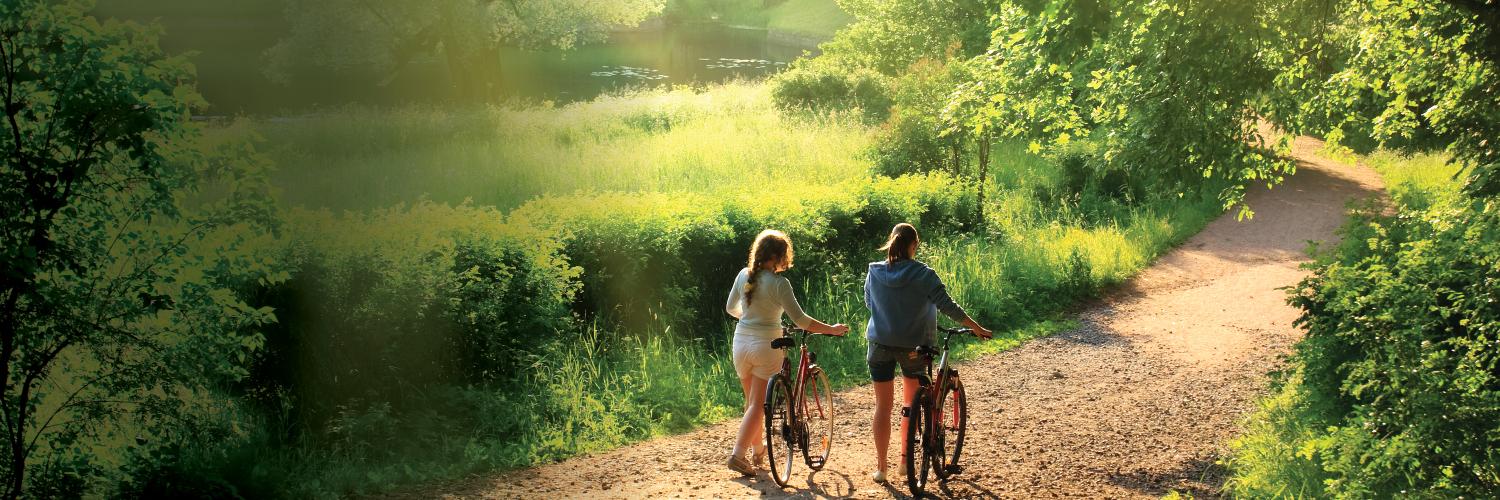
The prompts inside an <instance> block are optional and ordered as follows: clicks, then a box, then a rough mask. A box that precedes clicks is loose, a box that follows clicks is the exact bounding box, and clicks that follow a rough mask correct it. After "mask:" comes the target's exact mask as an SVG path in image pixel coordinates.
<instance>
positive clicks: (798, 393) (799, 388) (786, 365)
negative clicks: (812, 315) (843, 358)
mask: <svg viewBox="0 0 1500 500" xmlns="http://www.w3.org/2000/svg"><path fill="white" fill-rule="evenodd" d="M782 331H783V332H786V333H793V332H795V333H797V352H798V356H797V378H795V379H792V380H794V381H795V382H793V383H792V400H793V401H794V402H795V403H796V404H794V405H792V408H793V415H794V419H793V420H794V421H797V422H801V421H802V418H801V416H802V415H806V414H808V413H807V412H808V406H807V398H806V397H805V396H806V394H805V391H806V390H807V379H808V376H809V375H810V373H811V370H812V365H813V363H815V362H817V355H816V354H814V353H811V352H808V350H807V337H808V336H809V335H812V332H808V331H807V330H802V329H796V328H783V329H782ZM781 373H782V375H785V376H786V377H787V378H791V376H792V361H791V359H786V358H783V359H782V360H781ZM813 399H814V401H816V402H817V410H818V416H819V417H822V416H823V411H824V409H823V402H822V401H821V400H819V399H818V398H817V397H816V395H815V397H814V398H813Z"/></svg>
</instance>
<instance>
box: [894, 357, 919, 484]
mask: <svg viewBox="0 0 1500 500" xmlns="http://www.w3.org/2000/svg"><path fill="white" fill-rule="evenodd" d="M887 383H890V382H887ZM919 383H920V381H918V380H917V379H914V378H911V377H901V401H903V402H904V403H902V404H901V407H902V408H909V407H911V401H912V400H913V399H916V397H917V389H919V388H921V387H920V386H918V385H917V384H919ZM887 432H889V431H887ZM898 436H900V438H899V439H906V419H904V418H903V419H901V434H898ZM902 446H905V442H904V441H903V442H902ZM901 460H902V461H905V460H906V455H904V454H903V455H902V456H901ZM905 466H906V465H905V464H900V465H897V467H905Z"/></svg>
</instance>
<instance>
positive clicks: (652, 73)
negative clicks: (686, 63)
mask: <svg viewBox="0 0 1500 500" xmlns="http://www.w3.org/2000/svg"><path fill="white" fill-rule="evenodd" d="M589 76H599V77H604V78H620V79H627V80H628V79H636V80H642V81H647V80H665V79H666V78H667V75H663V74H662V73H661V72H660V71H657V70H654V69H651V68H632V67H630V66H604V67H602V68H600V69H599V71H594V72H591V73H589Z"/></svg>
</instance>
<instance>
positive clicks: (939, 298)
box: [928, 270, 994, 339]
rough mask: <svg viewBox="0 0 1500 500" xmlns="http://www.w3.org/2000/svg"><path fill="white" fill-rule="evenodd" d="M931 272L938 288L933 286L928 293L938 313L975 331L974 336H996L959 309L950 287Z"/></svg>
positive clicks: (984, 337)
mask: <svg viewBox="0 0 1500 500" xmlns="http://www.w3.org/2000/svg"><path fill="white" fill-rule="evenodd" d="M929 272H932V278H931V282H932V283H935V284H936V286H933V288H932V289H931V290H932V291H931V292H929V293H928V298H929V299H931V300H932V303H933V305H936V306H937V309H938V311H940V312H942V313H943V314H944V315H946V316H948V317H949V318H950V319H952V320H953V321H956V322H958V323H959V324H962V325H964V327H965V328H968V329H970V330H974V335H978V336H979V338H982V339H989V338H990V337H991V336H993V335H994V332H991V331H990V329H988V328H985V327H984V326H981V325H980V324H979V322H978V321H974V318H971V317H969V313H967V312H964V308H962V307H959V305H958V302H954V301H953V297H951V296H949V295H948V286H947V285H944V284H943V280H942V278H939V277H938V275H937V272H935V271H931V270H929Z"/></svg>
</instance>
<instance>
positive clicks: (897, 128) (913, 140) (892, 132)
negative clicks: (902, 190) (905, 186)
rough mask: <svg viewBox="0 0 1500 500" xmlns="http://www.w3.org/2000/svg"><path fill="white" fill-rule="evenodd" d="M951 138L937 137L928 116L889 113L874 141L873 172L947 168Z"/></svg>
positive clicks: (893, 173)
mask: <svg viewBox="0 0 1500 500" xmlns="http://www.w3.org/2000/svg"><path fill="white" fill-rule="evenodd" d="M951 147H952V146H951V140H947V139H943V138H941V137H938V131H937V129H936V127H935V126H934V125H933V123H932V122H931V120H928V119H925V118H923V117H919V116H915V115H913V114H911V113H906V112H902V111H897V112H895V113H893V114H892V116H891V119H890V121H889V122H887V123H886V128H885V130H883V131H882V133H881V140H880V141H878V142H877V143H876V145H875V151H874V152H873V154H874V159H875V172H876V173H878V174H880V175H884V176H887V177H900V176H902V175H906V174H912V173H925V172H934V171H939V170H943V169H945V168H949V165H950V159H949V155H950V154H951V149H950V148H951Z"/></svg>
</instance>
